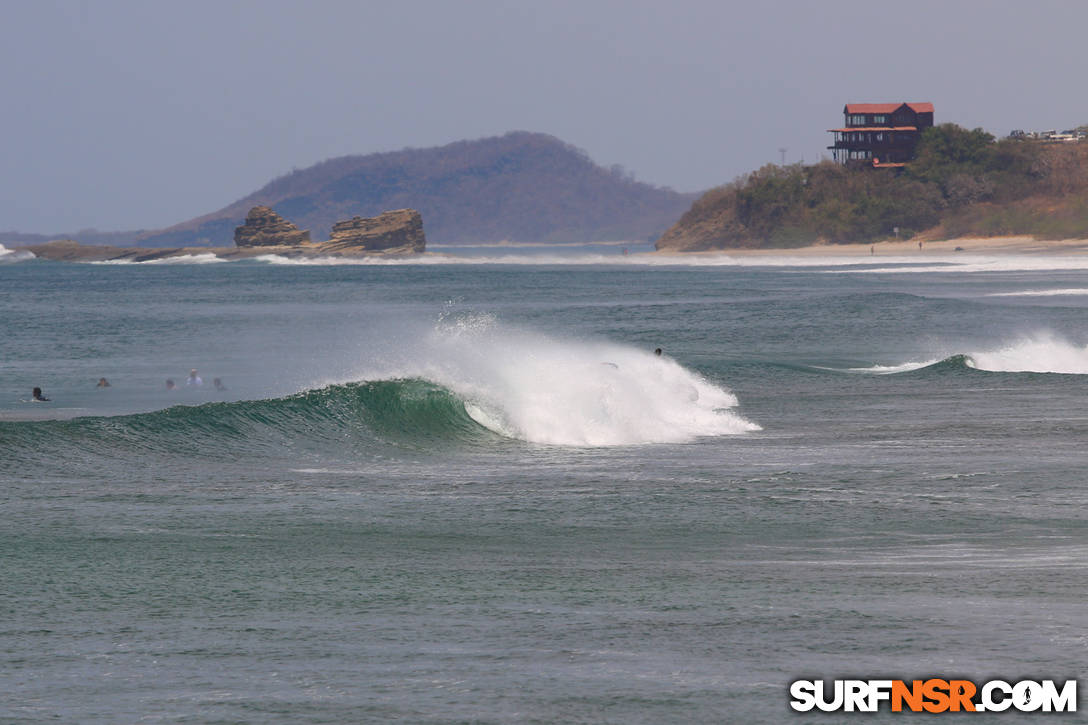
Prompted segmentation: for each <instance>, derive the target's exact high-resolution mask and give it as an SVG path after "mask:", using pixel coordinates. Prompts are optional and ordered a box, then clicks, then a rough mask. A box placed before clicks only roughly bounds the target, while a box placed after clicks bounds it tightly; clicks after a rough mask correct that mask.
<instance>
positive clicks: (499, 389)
mask: <svg viewBox="0 0 1088 725" xmlns="http://www.w3.org/2000/svg"><path fill="white" fill-rule="evenodd" d="M386 357H387V361H386V362H385V363H384V365H383V366H377V365H369V366H367V367H368V368H369V369H366V370H362V371H359V372H357V373H355V374H354V375H352V378H353V379H356V380H358V379H360V378H361V379H366V380H376V379H392V378H410V377H419V378H423V379H426V380H430V381H432V382H434V383H436V384H438V385H442V386H443V387H445V388H448V389H449V390H451V391H453V392H454V393H455V394H457V395H458V396H459V397H460V398H461V399H462V400H464V401H465V409H466V411H467V412H468V414H469V415H470V416H471V417H472V418H473V419H474V420H476V421H477V422H478V423H479V424H480V425H483V426H485V427H487V428H489V429H490V430H493V431H495V432H497V433H500V434H502V435H505V436H508V437H512V438H518V439H521V440H525V441H529V442H532V443H541V444H551V445H569V446H614V445H635V444H644V443H666V442H687V441H692V440H694V439H696V438H698V437H700V436H718V435H733V434H739V433H746V432H749V431H755V430H759V429H760V428H759V426H758V425H756V424H754V423H752V422H750V421H747V420H745V419H744V418H742V417H741V416H740V415H738V414H737V413H736V412H734V411H733V410H732V409H733V408H735V407H736V406H737V399H736V397H735V396H734V395H733V394H732V393H731V392H729V391H728V390H725V389H724V388H722V387H720V386H718V385H715V384H714V383H712V382H710V381H708V380H706V379H704V378H703V377H701V376H700V375H698V374H696V373H694V372H692V371H690V370H687V369H685V368H684V367H683V366H681V365H680V364H679V363H677V362H676V361H675V360H672V359H670V358H668V357H667V356H663V357H658V356H656V355H654V354H653V352H651V351H649V350H643V349H639V348H634V347H630V346H627V345H619V344H615V343H610V342H601V341H584V340H563V339H557V338H554V337H549V336H546V335H542V334H539V333H534V332H529V331H525V330H519V329H515V328H511V327H509V326H506V325H503V324H500V323H499V322H498V321H496V320H495V318H494V317H493V316H490V315H467V316H461V317H458V318H456V319H453V320H445V321H443V322H441V323H440V324H439V325H438V326H437V327H436V328H435V329H432V330H430V331H428V332H427V333H426V334H423V335H421V336H419V337H418V338H417V339H416V341H415V342H414V344H408V345H406V346H405V349H403V350H401V351H399V353H398V355H397V357H398V359H397V360H388V357H389V356H388V355H387V356H386Z"/></svg>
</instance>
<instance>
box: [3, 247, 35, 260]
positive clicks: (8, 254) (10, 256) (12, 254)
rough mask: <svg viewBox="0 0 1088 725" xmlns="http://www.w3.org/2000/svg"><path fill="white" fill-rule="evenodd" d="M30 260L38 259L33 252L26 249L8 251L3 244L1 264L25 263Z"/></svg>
mask: <svg viewBox="0 0 1088 725" xmlns="http://www.w3.org/2000/svg"><path fill="white" fill-rule="evenodd" d="M28 259H36V257H35V256H34V253H33V252H30V251H27V250H25V249H8V248H7V247H5V246H4V245H3V244H0V264H4V263H11V262H25V261H27V260H28Z"/></svg>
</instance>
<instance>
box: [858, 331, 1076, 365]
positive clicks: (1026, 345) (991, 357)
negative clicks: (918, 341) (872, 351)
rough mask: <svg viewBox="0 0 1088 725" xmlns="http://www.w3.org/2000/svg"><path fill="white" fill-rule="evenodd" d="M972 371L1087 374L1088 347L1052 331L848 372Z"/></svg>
mask: <svg viewBox="0 0 1088 725" xmlns="http://www.w3.org/2000/svg"><path fill="white" fill-rule="evenodd" d="M964 367H966V368H971V369H974V370H983V371H986V372H995V373H1063V374H1068V375H1088V346H1086V345H1078V344H1076V343H1073V342H1070V341H1069V340H1066V339H1064V338H1062V337H1060V336H1058V335H1056V334H1055V333H1053V332H1039V333H1035V334H1032V335H1027V336H1024V337H1020V338H1017V339H1015V340H1011V341H1009V342H1005V343H1000V344H998V345H997V346H995V347H989V348H984V349H981V350H976V351H972V352H966V353H958V354H953V355H946V356H943V357H934V358H931V359H928V360H925V361H909V362H904V363H899V364H891V365H871V366H869V367H854V368H850V369H849V371H850V372H857V373H868V374H873V375H893V374H897V373H907V372H912V371H915V370H921V369H926V368H928V369H937V368H947V369H962V368H964Z"/></svg>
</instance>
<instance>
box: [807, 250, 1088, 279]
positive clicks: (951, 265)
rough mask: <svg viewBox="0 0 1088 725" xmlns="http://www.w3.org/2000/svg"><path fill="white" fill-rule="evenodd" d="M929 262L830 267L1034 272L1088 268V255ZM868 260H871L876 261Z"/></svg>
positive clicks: (955, 256)
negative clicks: (890, 265) (891, 265)
mask: <svg viewBox="0 0 1088 725" xmlns="http://www.w3.org/2000/svg"><path fill="white" fill-rule="evenodd" d="M925 256H926V262H925V263H920V262H919V259H918V257H916V256H915V257H907V256H901V257H890V258H887V257H886V258H882V259H880V264H881V265H885V264H894V265H897V266H894V267H889V266H879V267H872V266H870V267H865V268H863V269H842V270H828V273H829V274H936V273H948V272H959V273H962V272H1035V271H1055V270H1083V269H1088V255H1049V254H1040V255H1026V254H1019V255H1018V254H994V255H971V256H964V255H959V254H952V255H929V254H926V255H925ZM873 261H874V260H873V259H870V260H869V264H872V263H873Z"/></svg>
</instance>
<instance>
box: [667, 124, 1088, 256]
mask: <svg viewBox="0 0 1088 725" xmlns="http://www.w3.org/2000/svg"><path fill="white" fill-rule="evenodd" d="M896 229H898V230H899V236H900V237H901V238H902V237H906V238H909V237H911V236H914V235H917V234H923V233H924V234H925V236H926V238H931V239H933V238H954V237H961V236H1003V235H1034V236H1036V237H1038V238H1040V239H1061V238H1088V142H1079V143H1057V144H1052V143H1043V142H1039V141H1033V140H1026V139H1003V140H1000V141H995V140H994V137H993V136H991V135H990V134H988V133H986V132H985V131H983V130H981V129H975V130H973V131H968V130H966V129H963V128H961V127H959V126H956V125H955V124H944V125H941V126H937V127H934V128H931V129H927V130H926V131H925V132H924V133H923V135H922V139H921V142H920V143H919V147H918V155H917V158H916V159H915V161H914V162H912V163H911V164H909V165H908V166H907V167H906V168H903V169H899V170H890V169H875V168H872V167H871V166H864V165H859V166H842V165H839V164H835V163H832V162H830V161H825V162H822V163H820V164H816V165H810V166H803V165H801V164H795V165H793V166H774V165H768V166H765V167H763V168H762V169H760V170H759V171H756V172H754V173H752V174H750V175H748V176H746V177H743V178H741V179H738V180H737V181H734V182H733V183H731V184H727V185H725V186H720V187H718V188H716V189H712V190H710V191H708V192H707V193H706V194H705V195H703V196H702V197H701V198H700V199H698V200H697V201H696V202H695V203H694V204H693V205H692V207H691V209H689V210H688V211H687V212H686V213H685V214H684V215H683V216H682V217H681V218H680V220H679V221H678V222H677V223H676V224H674V225H673V226H672V227H671V228H669V230H668V231H666V232H665V234H664V235H663V236H662V237H661V238H660V239H659V240H658V242H657V248H658V249H662V250H670V251H703V250H712V249H730V248H733V249H735V248H757V247H771V248H774V247H795V246H803V245H807V244H813V243H817V242H826V243H833V244H834V243H850V242H873V241H878V240H882V239H887V238H889V237H891V236H892V235H893V234H894V231H895V230H896Z"/></svg>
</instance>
